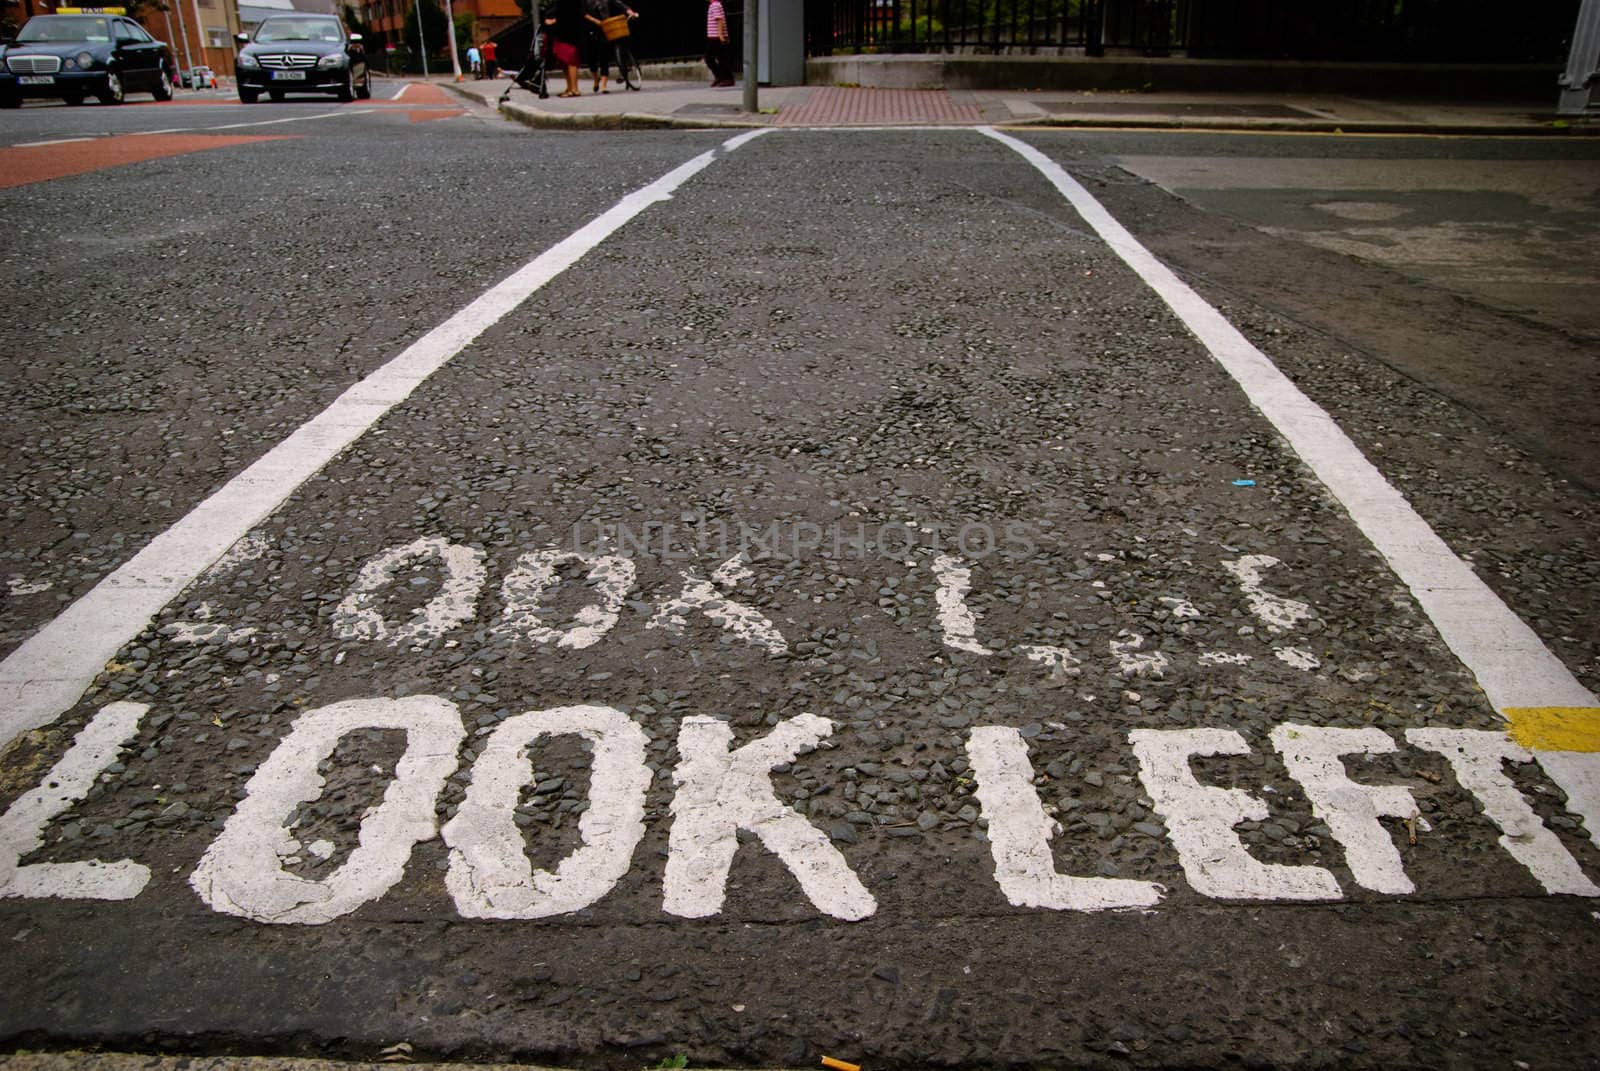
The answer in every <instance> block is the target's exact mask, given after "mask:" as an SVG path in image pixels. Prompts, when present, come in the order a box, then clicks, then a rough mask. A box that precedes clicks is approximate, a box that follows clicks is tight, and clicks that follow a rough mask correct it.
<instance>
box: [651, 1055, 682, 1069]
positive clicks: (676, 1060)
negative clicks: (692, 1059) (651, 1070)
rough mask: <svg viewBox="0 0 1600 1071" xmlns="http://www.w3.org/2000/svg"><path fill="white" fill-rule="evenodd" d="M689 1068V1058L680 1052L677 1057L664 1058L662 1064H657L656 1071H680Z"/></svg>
mask: <svg viewBox="0 0 1600 1071" xmlns="http://www.w3.org/2000/svg"><path fill="white" fill-rule="evenodd" d="M688 1066H689V1058H688V1057H687V1056H685V1055H684V1054H683V1053H681V1052H680V1053H678V1055H676V1056H663V1057H662V1058H661V1062H660V1063H659V1064H656V1066H655V1071H679V1069H680V1068H684V1067H688Z"/></svg>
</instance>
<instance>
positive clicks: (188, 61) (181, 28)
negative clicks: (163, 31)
mask: <svg viewBox="0 0 1600 1071" xmlns="http://www.w3.org/2000/svg"><path fill="white" fill-rule="evenodd" d="M175 6H176V7H177V9H178V36H179V37H181V38H183V65H184V67H186V68H187V69H188V71H189V73H190V75H191V76H192V75H193V74H194V55H193V54H192V53H190V51H189V27H187V26H185V25H184V24H183V5H182V4H177V5H175ZM167 29H168V31H169V32H170V31H171V29H172V20H171V19H168V20H167ZM178 83H179V84H180V85H181V84H182V83H183V79H182V78H179V79H178ZM190 88H191V89H192V88H194V87H193V86H191V87H190Z"/></svg>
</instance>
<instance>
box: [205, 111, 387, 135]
mask: <svg viewBox="0 0 1600 1071" xmlns="http://www.w3.org/2000/svg"><path fill="white" fill-rule="evenodd" d="M377 110H378V109H376V108H356V109H354V110H353V111H337V112H324V113H323V114H321V115H293V116H290V117H289V118H287V119H263V120H261V121H260V122H259V123H229V124H227V125H226V126H203V127H200V128H199V129H201V130H240V129H242V128H244V127H247V126H276V125H278V124H279V123H304V122H306V121H308V120H311V119H337V118H339V117H340V116H341V115H371V114H372V113H373V112H375V111H377Z"/></svg>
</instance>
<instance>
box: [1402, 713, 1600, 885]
mask: <svg viewBox="0 0 1600 1071" xmlns="http://www.w3.org/2000/svg"><path fill="white" fill-rule="evenodd" d="M1406 739H1407V740H1409V741H1410V742H1411V743H1412V744H1414V745H1415V746H1417V747H1420V748H1426V749H1427V750H1429V751H1437V752H1438V753H1439V754H1441V755H1443V756H1444V757H1445V758H1446V759H1448V760H1450V768H1451V769H1452V770H1453V771H1454V772H1455V775H1456V780H1457V781H1459V782H1461V787H1462V788H1464V789H1466V790H1467V791H1468V792H1470V793H1472V794H1473V795H1474V796H1476V797H1477V798H1478V802H1479V803H1482V804H1483V815H1484V817H1485V818H1487V819H1489V821H1491V822H1493V823H1494V824H1495V825H1496V826H1499V827H1500V832H1501V834H1502V835H1501V837H1500V846H1501V847H1502V848H1504V849H1505V850H1506V851H1507V852H1509V853H1511V856H1512V858H1514V859H1516V861H1517V862H1519V863H1521V864H1522V865H1523V866H1525V867H1527V868H1528V872H1529V873H1530V874H1532V875H1533V876H1534V878H1535V879H1536V880H1537V881H1538V882H1539V884H1540V885H1543V886H1544V888H1545V891H1546V892H1549V893H1570V894H1572V895H1574V896H1600V888H1597V887H1596V886H1595V884H1594V882H1592V881H1590V880H1589V879H1588V877H1586V876H1585V875H1584V873H1583V871H1582V870H1581V869H1579V867H1578V863H1577V861H1576V860H1575V859H1573V858H1572V856H1571V854H1570V853H1568V851H1567V849H1566V847H1565V846H1564V845H1563V844H1562V843H1561V838H1560V837H1557V836H1556V835H1555V834H1554V833H1553V832H1551V831H1550V830H1549V829H1548V828H1546V827H1545V824H1544V822H1542V821H1540V819H1539V816H1538V814H1536V813H1535V812H1534V809H1533V808H1532V807H1531V806H1529V805H1528V801H1527V800H1526V799H1525V798H1524V797H1523V795H1522V793H1521V792H1519V791H1518V790H1517V786H1516V785H1515V784H1513V783H1512V781H1511V778H1509V777H1507V776H1506V772H1505V763H1506V760H1507V759H1509V760H1511V761H1512V762H1532V761H1533V758H1534V756H1533V752H1531V751H1529V750H1528V749H1527V748H1525V747H1523V746H1522V745H1521V744H1518V743H1517V742H1516V741H1514V740H1508V739H1506V737H1505V736H1504V735H1503V734H1501V733H1488V732H1484V731H1482V730H1481V729H1479V730H1474V729H1407V730H1406Z"/></svg>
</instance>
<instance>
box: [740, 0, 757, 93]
mask: <svg viewBox="0 0 1600 1071" xmlns="http://www.w3.org/2000/svg"><path fill="white" fill-rule="evenodd" d="M760 21H761V0H744V110H745V111H747V112H750V113H752V114H754V113H755V112H759V111H760V110H761V108H760V106H759V105H758V104H757V103H756V82H757V75H758V74H759V73H760V72H758V71H757V70H756V40H757V38H756V24H757V23H758V22H760Z"/></svg>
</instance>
